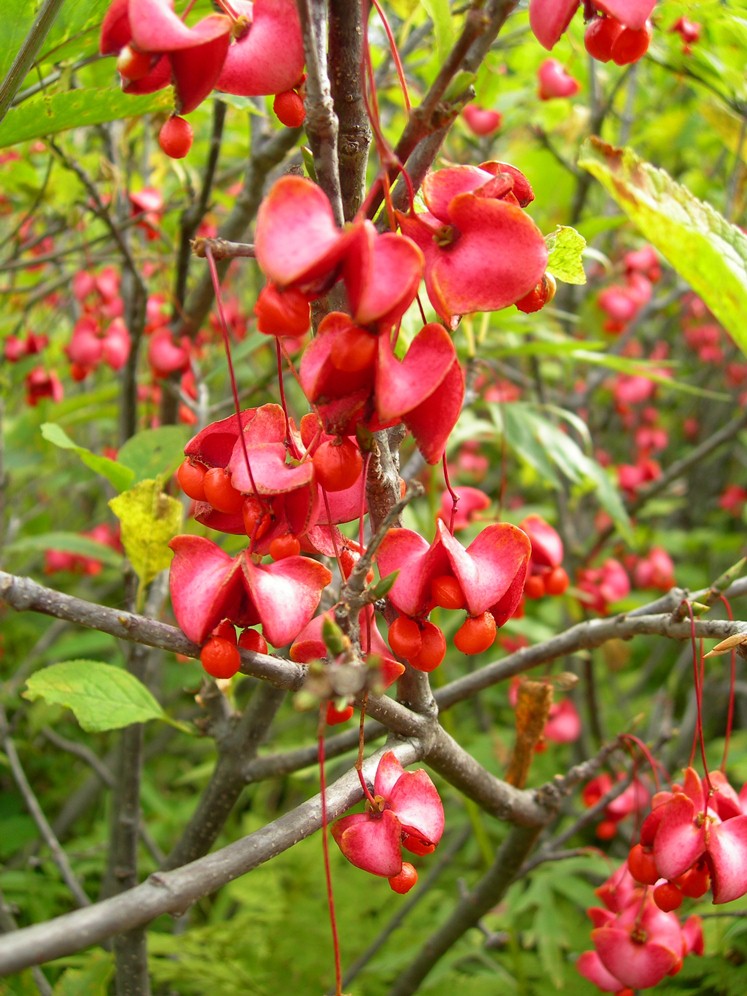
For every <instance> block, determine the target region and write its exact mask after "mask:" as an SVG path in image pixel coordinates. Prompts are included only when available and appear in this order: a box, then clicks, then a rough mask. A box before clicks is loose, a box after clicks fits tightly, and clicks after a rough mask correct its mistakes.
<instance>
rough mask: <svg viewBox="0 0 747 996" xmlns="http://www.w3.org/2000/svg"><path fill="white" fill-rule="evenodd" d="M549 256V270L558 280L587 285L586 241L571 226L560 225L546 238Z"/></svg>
mask: <svg viewBox="0 0 747 996" xmlns="http://www.w3.org/2000/svg"><path fill="white" fill-rule="evenodd" d="M545 244H546V245H547V250H548V252H549V256H548V257H547V269H548V272H550V273H551V274H552V275H553V276H554V277H555V278H556V279H558V280H562V281H563V282H564V283H566V284H585V283H586V274H585V273H584V264H583V260H582V257H583V254H584V249H586V239H585V238H584V237H583V235H581V234H580V233H579V232H577V231H576V229H575V228H571V227H570V226H569V225H558V227H557V228H556V229H555V231H554V232H552V233H551V234H550V235H548V236H546V237H545Z"/></svg>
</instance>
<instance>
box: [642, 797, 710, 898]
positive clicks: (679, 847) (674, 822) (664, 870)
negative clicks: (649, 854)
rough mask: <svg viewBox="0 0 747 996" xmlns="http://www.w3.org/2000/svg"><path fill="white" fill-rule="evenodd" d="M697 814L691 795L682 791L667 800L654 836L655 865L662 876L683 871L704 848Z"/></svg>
mask: <svg viewBox="0 0 747 996" xmlns="http://www.w3.org/2000/svg"><path fill="white" fill-rule="evenodd" d="M698 815H699V814H698V812H697V811H696V809H695V806H694V805H693V802H692V799H690V798H688V796H686V795H683V794H682V793H680V792H677V793H676V794H675V795H674V797H673V798H672V800H671V801H670V802H668V803H666V805H665V807H664V812H663V814H662V817H661V821H660V822H659V827H658V829H657V831H656V837H655V838H654V858H655V860H656V869H657V871H658V872H659V874H660V875H661V876H662V878H667V879H670V880H672V879H675V878H677V877H678V876H679V875H682V874H683V873H684V872H686V871H687V869H688V868H690V867H691V866H692V865H693V864H695V862H696V861H697V860H698V858H699V857H700V856H701V854H702V853H703V851H704V850H705V844H706V842H705V830H704V828H703V827H702V826H698V825H697V823H698V821H697V819H696V818H697V816H698Z"/></svg>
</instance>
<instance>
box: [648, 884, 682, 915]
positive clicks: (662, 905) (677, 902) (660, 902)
mask: <svg viewBox="0 0 747 996" xmlns="http://www.w3.org/2000/svg"><path fill="white" fill-rule="evenodd" d="M654 902H655V903H656V905H657V906H658V907H659V909H660V910H663V911H664V912H665V913H671V912H672V910H678V909H679V908H680V906H682V891H681V890H680V889H678V888H677V886H676V885H675V884H674V882H662V883H661V885H657V886H656V888H655V889H654Z"/></svg>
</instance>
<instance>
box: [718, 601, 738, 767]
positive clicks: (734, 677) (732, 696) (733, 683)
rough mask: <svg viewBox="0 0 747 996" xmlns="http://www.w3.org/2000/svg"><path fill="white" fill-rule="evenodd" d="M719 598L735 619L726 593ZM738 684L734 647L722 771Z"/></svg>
mask: <svg viewBox="0 0 747 996" xmlns="http://www.w3.org/2000/svg"><path fill="white" fill-rule="evenodd" d="M719 598H720V599H721V601H722V602H723V603H724V608H725V609H726V614H727V616H728V617H729V620H730V621H733V620H734V613H733V612H732V611H731V605H730V604H729V599H728V598H727V597H726V595H723V594H720V595H719ZM736 684H737V650H736V647H733V648H732V650H731V653H730V654H729V707H728V710H727V713H726V730H725V732H724V754H723V757H722V758H721V771H726V759H727V757H728V754H729V743H730V741H731V731H732V726H733V724H734V699H735V698H736V695H735V690H736Z"/></svg>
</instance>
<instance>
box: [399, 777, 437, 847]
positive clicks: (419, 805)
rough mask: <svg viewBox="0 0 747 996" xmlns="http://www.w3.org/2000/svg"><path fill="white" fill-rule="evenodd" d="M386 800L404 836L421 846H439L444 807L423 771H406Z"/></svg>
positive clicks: (435, 789) (434, 787)
mask: <svg viewBox="0 0 747 996" xmlns="http://www.w3.org/2000/svg"><path fill="white" fill-rule="evenodd" d="M388 801H389V805H390V806H391V807H392V811H393V812H394V813H395V815H396V816H397V819H398V820H399V821H400V823H401V824H402V829H403V830H404V832H405V833H408V834H411V835H412V836H414V837H416V838H417V839H418V840H419V841H420V842H421V843H423V844H426V845H432V844H438V842H439V841H440V840H441V837H442V835H443V832H444V807H443V803H442V802H441V797H440V796H439V794H438V789H437V788H436V786H435V785H434V784H433V782H432V781H431V779H430V776H429V775H428V773H427V772H426V771H423V769H422V768H420V769H418V770H417V771H405V772H404V774H403V775H402V776H401V777H400V778H399V779H398V780H397V783H396V784H395V785H394V787H393V788H392V791H391V793H390V794H389V800H388Z"/></svg>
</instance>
